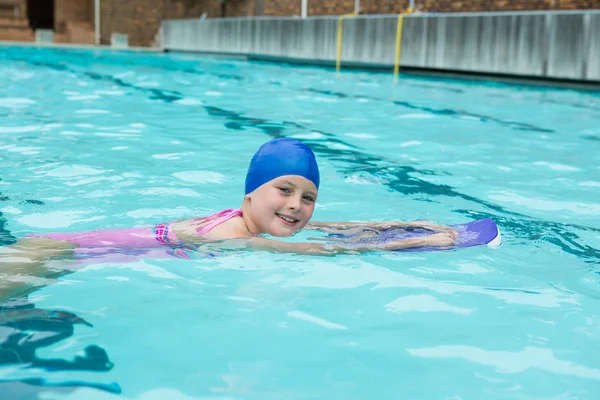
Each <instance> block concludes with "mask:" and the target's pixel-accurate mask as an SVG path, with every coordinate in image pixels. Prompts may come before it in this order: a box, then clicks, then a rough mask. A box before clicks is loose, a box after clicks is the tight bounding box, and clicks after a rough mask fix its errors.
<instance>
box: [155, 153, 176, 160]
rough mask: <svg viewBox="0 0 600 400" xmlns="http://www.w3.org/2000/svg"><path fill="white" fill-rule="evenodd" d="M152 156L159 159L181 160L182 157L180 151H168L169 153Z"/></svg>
mask: <svg viewBox="0 0 600 400" xmlns="http://www.w3.org/2000/svg"><path fill="white" fill-rule="evenodd" d="M152 158H155V159H157V160H179V159H180V158H181V154H180V153H168V154H154V155H153V156H152Z"/></svg>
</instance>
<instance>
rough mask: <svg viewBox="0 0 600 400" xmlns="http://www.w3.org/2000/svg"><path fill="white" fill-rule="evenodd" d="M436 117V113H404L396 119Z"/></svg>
mask: <svg viewBox="0 0 600 400" xmlns="http://www.w3.org/2000/svg"><path fill="white" fill-rule="evenodd" d="M431 118H435V116H434V115H431V114H420V113H419V114H402V115H398V116H396V117H394V119H431Z"/></svg>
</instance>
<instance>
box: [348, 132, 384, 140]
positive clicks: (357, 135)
mask: <svg viewBox="0 0 600 400" xmlns="http://www.w3.org/2000/svg"><path fill="white" fill-rule="evenodd" d="M345 135H346V136H348V137H353V138H357V139H377V136H376V135H373V134H370V133H346V134H345Z"/></svg>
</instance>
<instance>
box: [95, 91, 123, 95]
mask: <svg viewBox="0 0 600 400" xmlns="http://www.w3.org/2000/svg"><path fill="white" fill-rule="evenodd" d="M94 93H97V94H103V95H107V96H123V95H124V94H125V92H124V91H122V90H94Z"/></svg>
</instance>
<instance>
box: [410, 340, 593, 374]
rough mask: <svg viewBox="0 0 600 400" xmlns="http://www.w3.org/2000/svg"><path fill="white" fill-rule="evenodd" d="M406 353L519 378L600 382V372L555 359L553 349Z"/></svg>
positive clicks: (446, 347)
mask: <svg viewBox="0 0 600 400" xmlns="http://www.w3.org/2000/svg"><path fill="white" fill-rule="evenodd" d="M406 351H407V352H408V353H409V354H410V355H412V356H414V357H423V358H462V359H464V360H467V361H470V362H473V363H475V364H480V365H486V366H489V367H494V368H496V370H497V371H498V372H500V373H504V374H516V373H521V372H524V371H527V370H529V369H540V370H543V371H547V372H551V373H554V374H558V375H571V376H577V377H580V378H587V379H596V380H600V369H595V368H589V367H586V366H583V365H579V364H576V363H574V362H572V361H563V360H560V359H558V358H556V357H555V356H554V354H553V352H552V350H551V349H547V348H541V347H531V346H528V347H525V348H524V349H523V350H521V351H506V350H484V349H481V348H479V347H474V346H465V345H440V346H435V347H425V348H413V349H406Z"/></svg>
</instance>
